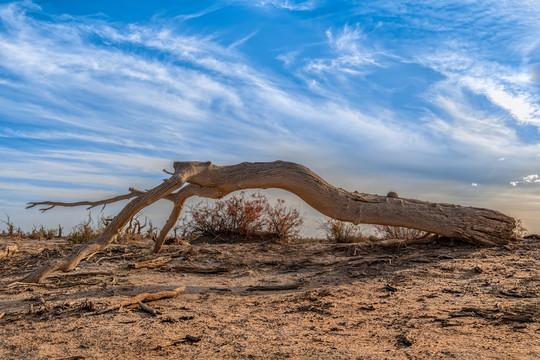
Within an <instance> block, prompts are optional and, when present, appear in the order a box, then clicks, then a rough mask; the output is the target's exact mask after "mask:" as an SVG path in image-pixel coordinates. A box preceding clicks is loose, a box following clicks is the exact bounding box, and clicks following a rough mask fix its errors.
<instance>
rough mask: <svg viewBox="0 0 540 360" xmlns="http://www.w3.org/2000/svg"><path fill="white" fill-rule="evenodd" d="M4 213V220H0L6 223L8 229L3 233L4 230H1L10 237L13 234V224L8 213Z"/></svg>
mask: <svg viewBox="0 0 540 360" xmlns="http://www.w3.org/2000/svg"><path fill="white" fill-rule="evenodd" d="M5 215H6V220H0V221H1V222H3V223H4V224H6V225H7V228H8V229H7V233H5V232H4V231H2V233H3V234H5V235H7V236H9V237H11V236H13V234H14V230H15V225H13V222H12V221H11V218H10V217H9V215H8V214H5Z"/></svg>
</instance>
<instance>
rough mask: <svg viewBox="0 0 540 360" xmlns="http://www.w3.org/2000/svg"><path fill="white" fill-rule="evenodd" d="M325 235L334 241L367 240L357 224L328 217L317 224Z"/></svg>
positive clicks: (351, 241) (352, 241) (353, 241)
mask: <svg viewBox="0 0 540 360" xmlns="http://www.w3.org/2000/svg"><path fill="white" fill-rule="evenodd" d="M319 227H320V228H321V229H322V230H323V231H324V232H325V235H326V239H327V240H328V241H330V242H336V243H355V242H363V241H368V239H367V238H366V237H365V236H364V235H363V234H362V229H361V228H360V226H359V225H355V224H352V223H349V222H344V221H339V220H335V219H328V220H326V221H324V222H322V223H321V224H320V226H319Z"/></svg>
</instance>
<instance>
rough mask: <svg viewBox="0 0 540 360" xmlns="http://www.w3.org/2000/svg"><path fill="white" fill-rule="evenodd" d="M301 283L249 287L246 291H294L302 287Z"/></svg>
mask: <svg viewBox="0 0 540 360" xmlns="http://www.w3.org/2000/svg"><path fill="white" fill-rule="evenodd" d="M302 285H303V283H294V284H284V285H256V286H250V287H248V288H247V289H246V291H280V290H295V289H298V288H299V287H300V286H302Z"/></svg>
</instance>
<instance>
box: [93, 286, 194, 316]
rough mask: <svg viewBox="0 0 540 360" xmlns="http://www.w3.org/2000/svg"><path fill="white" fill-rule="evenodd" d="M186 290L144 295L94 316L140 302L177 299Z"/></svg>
mask: <svg viewBox="0 0 540 360" xmlns="http://www.w3.org/2000/svg"><path fill="white" fill-rule="evenodd" d="M184 290H186V287H185V286H182V287H179V288H176V289H174V290H169V291H159V292H156V293H142V294H139V295H137V296H134V297H132V298H130V299H127V300H124V301H122V302H121V303H120V304H117V305H113V306H109V307H108V308H106V309H103V310H100V311H97V312H95V313H93V314H92V315H101V314H104V313H106V312H109V311H114V310H118V309H121V308H123V307H125V306H130V305H135V304H138V303H139V302H141V303H142V302H149V301H155V300H161V299H170V298H175V297H177V296H178V295H180V294H181V293H182V292H184Z"/></svg>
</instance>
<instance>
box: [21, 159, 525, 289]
mask: <svg viewBox="0 0 540 360" xmlns="http://www.w3.org/2000/svg"><path fill="white" fill-rule="evenodd" d="M174 170H175V171H174V174H173V175H172V177H171V178H170V179H167V180H166V181H165V182H164V183H163V184H161V185H159V186H157V187H155V188H154V189H152V190H149V191H147V192H141V191H137V190H134V189H130V193H129V194H126V195H122V196H118V197H115V198H111V199H107V200H102V201H97V202H80V203H59V202H40V203H31V204H30V206H29V207H33V206H35V205H49V206H53V207H54V206H77V205H89V206H95V205H94V204H96V205H97V204H99V205H101V204H108V203H111V202H115V201H120V200H123V199H127V198H131V197H135V196H136V197H135V199H133V200H132V201H131V202H130V203H128V204H127V205H126V206H125V207H124V209H123V210H122V211H121V212H120V213H119V214H118V215H117V216H116V217H115V218H114V220H113V221H112V222H111V223H110V224H109V225H108V226H107V228H106V229H105V230H104V232H103V233H102V234H101V236H100V237H98V238H97V239H94V240H92V241H90V242H88V243H86V244H83V245H81V246H79V247H77V248H75V249H74V250H73V251H72V252H71V253H70V254H69V255H68V256H67V257H65V258H64V259H61V260H54V261H51V262H49V263H47V264H45V265H44V266H43V267H41V268H39V269H37V270H36V271H34V272H32V273H30V274H29V275H28V276H27V277H26V278H24V279H23V280H22V281H24V282H39V281H41V280H42V279H43V278H45V277H46V276H47V275H48V274H50V273H51V272H52V271H55V270H62V271H70V270H72V269H74V268H75V266H76V265H77V264H78V263H79V262H80V261H81V260H82V259H83V258H84V257H86V256H88V255H90V254H92V253H95V252H98V251H101V250H103V249H104V248H105V247H107V246H108V245H109V244H110V243H111V242H112V241H113V240H114V238H115V237H116V236H117V235H118V234H119V233H120V232H121V231H122V229H123V228H124V226H125V225H126V224H127V223H128V222H129V220H130V219H131V218H133V216H135V215H136V214H137V213H138V212H139V211H140V210H142V209H143V208H145V207H146V206H148V205H150V204H152V203H154V202H156V201H157V200H159V199H168V200H170V201H172V202H173V203H174V207H173V210H172V212H171V215H170V216H169V219H168V220H167V222H166V224H165V226H164V227H163V229H162V230H161V232H160V234H159V236H158V239H157V240H156V244H155V248H154V251H155V252H158V251H159V250H160V248H161V246H162V244H163V242H164V240H165V237H166V236H167V234H168V233H169V231H170V230H171V228H172V227H173V226H174V224H175V223H176V221H177V220H178V217H179V216H180V214H181V212H182V209H183V205H184V202H185V201H186V199H188V198H189V197H191V196H201V197H207V198H220V197H223V196H225V195H227V194H229V193H231V192H233V191H237V190H244V189H267V188H279V189H283V190H286V191H289V192H292V193H294V194H296V195H297V196H299V197H300V198H302V199H303V200H304V201H305V202H306V203H307V204H309V205H310V206H311V207H313V208H314V209H316V210H317V211H319V212H320V213H322V214H324V215H326V216H329V217H331V218H334V219H336V220H341V221H347V222H352V223H354V224H359V223H364V224H378V225H390V226H402V227H407V228H411V229H417V230H422V231H426V232H428V233H434V234H437V235H440V236H444V237H448V238H457V239H461V240H465V241H467V242H470V243H474V244H481V245H503V244H506V243H508V241H509V240H511V239H513V238H514V237H515V235H514V232H515V229H516V220H515V219H514V218H512V217H509V216H506V215H504V214H501V213H500V212H498V211H495V210H489V209H482V208H475V207H464V206H459V205H451V204H442V203H430V202H426V201H420V200H415V199H404V198H399V197H398V196H397V194H392V196H390V195H389V196H379V195H371V194H363V193H358V192H348V191H345V190H343V189H338V188H336V187H334V186H332V185H330V184H328V183H327V182H326V181H324V180H323V179H322V178H320V177H319V176H318V175H317V174H315V173H314V172H312V171H311V170H310V169H308V168H307V167H305V166H302V165H299V164H295V163H291V162H284V161H275V162H260V163H247V162H246V163H241V164H237V165H230V166H216V165H213V164H212V163H210V162H193V161H184V162H175V163H174ZM186 182H188V183H189V185H187V186H185V187H183V188H181V187H182V185H183V184H184V183H186ZM180 188H181V189H180ZM177 189H180V190H179V191H178V192H176V193H173V191H175V190H177Z"/></svg>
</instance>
